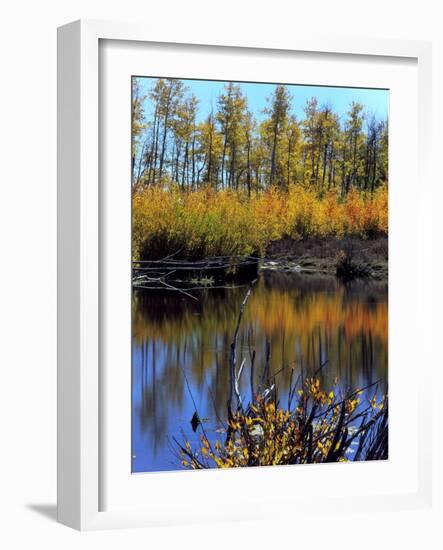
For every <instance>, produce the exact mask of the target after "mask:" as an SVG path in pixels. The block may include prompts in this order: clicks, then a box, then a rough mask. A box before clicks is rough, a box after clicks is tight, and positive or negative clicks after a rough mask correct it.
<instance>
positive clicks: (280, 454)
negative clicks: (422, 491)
mask: <svg viewBox="0 0 443 550" xmlns="http://www.w3.org/2000/svg"><path fill="white" fill-rule="evenodd" d="M294 389H295V388H294ZM367 392H368V388H366V389H365V388H363V389H356V390H354V391H347V392H346V393H345V394H344V395H339V390H338V389H337V387H335V388H332V389H330V390H329V391H325V390H324V389H323V388H322V387H321V383H320V379H319V378H318V377H311V378H306V379H305V380H304V382H303V384H302V385H301V387H300V388H299V389H298V390H297V399H296V402H295V405H294V406H293V407H292V408H291V406H290V405H289V406H288V407H287V408H283V407H281V406H279V401H278V399H277V398H276V397H275V395H276V393H275V391H274V392H272V391H270V392H269V391H268V392H263V393H261V394H260V395H258V396H256V398H255V400H254V402H253V403H251V404H250V405H249V406H248V407H247V409H246V410H243V409H242V408H239V409H238V410H237V411H236V412H235V413H233V414H231V415H230V418H229V420H228V427H227V437H226V439H225V440H224V441H221V440H220V439H216V440H215V441H211V440H210V438H209V437H208V435H207V433H206V432H205V431H204V430H202V433H201V436H200V445H199V446H198V447H197V448H193V447H192V446H191V444H190V442H189V441H184V442H183V443H179V442H178V441H176V445H177V446H178V456H179V458H180V461H181V464H182V466H183V467H185V468H189V469H195V470H199V469H206V468H237V467H243V466H272V465H289V464H312V463H321V462H348V461H361V460H383V459H387V457H388V401H387V397H386V396H383V397H379V398H377V395H376V392H373V394H370V395H369V397H368V396H367Z"/></svg>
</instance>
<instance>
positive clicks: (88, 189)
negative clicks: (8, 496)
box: [58, 21, 432, 530]
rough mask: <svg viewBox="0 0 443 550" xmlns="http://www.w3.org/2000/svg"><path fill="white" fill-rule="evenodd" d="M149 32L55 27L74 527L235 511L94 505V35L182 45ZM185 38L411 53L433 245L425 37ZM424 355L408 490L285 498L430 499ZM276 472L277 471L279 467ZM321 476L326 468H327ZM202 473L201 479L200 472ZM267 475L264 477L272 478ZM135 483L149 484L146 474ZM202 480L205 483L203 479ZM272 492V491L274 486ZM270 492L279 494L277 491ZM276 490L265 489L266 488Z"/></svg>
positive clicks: (62, 412)
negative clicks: (414, 454) (412, 472)
mask: <svg viewBox="0 0 443 550" xmlns="http://www.w3.org/2000/svg"><path fill="white" fill-rule="evenodd" d="M160 34H161V35H156V33H155V31H154V30H153V29H147V28H146V27H144V26H140V25H136V24H126V23H117V22H112V23H111V22H101V21H77V22H74V23H71V24H68V25H66V26H64V27H61V28H60V29H59V33H58V51H59V57H58V86H59V94H58V98H59V99H58V186H59V194H58V235H59V238H58V281H59V283H58V520H59V522H60V523H63V524H65V525H68V526H70V527H73V528H76V529H80V530H89V529H104V528H116V527H131V526H150V525H159V524H171V523H180V522H181V523H186V522H191V521H203V520H208V521H210V520H214V521H216V520H220V519H236V516H238V513H236V514H233V513H231V512H229V510H225V511H224V512H223V511H222V509H223V506H222V505H223V503H221V504H220V506H218V507H215V508H213V509H212V510H211V509H209V507H207V506H205V504H204V503H202V504H201V506H200V508H198V505H197V504H196V505H195V507H188V508H187V509H185V507H182V508H180V506H179V505H177V506H176V507H175V508H174V507H173V506H171V507H170V509H168V507H167V506H166V505H165V506H164V507H162V506H160V505H159V506H155V505H152V503H151V505H147V506H146V507H131V506H128V503H127V502H124V501H123V499H122V503H121V506H119V505H118V503H117V506H116V505H115V504H114V506H113V507H112V510H103V509H102V505H101V490H100V484H101V483H103V479H104V477H103V476H104V473H103V471H101V470H103V456H102V453H103V450H104V449H106V446H105V445H104V444H103V431H102V423H103V414H104V411H105V408H104V407H103V404H102V402H101V401H103V400H104V396H103V388H102V387H101V384H100V380H101V373H102V372H103V371H102V365H101V362H100V361H101V358H100V349H99V342H100V333H101V330H102V329H101V317H100V301H101V300H102V299H103V295H102V293H101V289H100V284H99V282H100V265H101V261H102V253H103V251H102V250H101V246H100V243H101V240H100V231H101V230H102V229H103V227H102V226H100V219H99V218H100V214H99V213H100V211H101V208H102V204H101V198H102V197H101V195H100V186H99V157H100V147H101V142H100V127H99V113H100V108H101V106H100V99H99V97H100V96H99V74H100V66H99V63H100V55H99V54H100V41H105V40H110V41H125V42H127V43H128V44H129V47H130V44H136V43H141V42H142V43H147V44H149V43H151V44H152V43H164V44H174V45H175V47H177V45H179V44H183V46H185V45H189V39H188V37H187V36H186V31H185V30H184V31H183V34H182V35H179V34H177V32H174V33H173V35H172V36H164V35H163V34H162V33H160ZM193 44H194V45H196V46H198V47H199V48H201V49H202V50H205V48H206V49H208V48H209V47H214V46H216V47H224V48H226V47H227V48H231V50H230V51H231V53H232V54H233V55H236V54H235V52H236V51H238V52H240V51H242V52H245V51H252V50H255V51H258V50H260V51H264V52H266V50H268V51H272V52H273V54H274V55H279V52H281V53H280V55H283V53H284V52H310V53H312V54H319V55H320V54H325V53H329V54H334V55H337V56H348V57H349V56H351V57H352V56H372V57H384V58H390V59H391V60H392V62H393V64H394V65H395V60H396V59H398V60H401V59H406V58H407V59H412V60H414V63H416V65H417V71H418V75H417V81H418V105H417V113H418V126H417V128H418V150H417V161H418V171H419V173H418V178H419V181H420V189H421V191H420V193H421V196H422V198H423V200H422V201H421V202H420V212H419V216H420V219H419V222H418V223H420V235H419V236H418V242H417V245H418V246H417V250H414V252H413V254H416V255H417V257H419V258H420V259H421V260H422V263H423V264H424V265H426V262H427V260H428V259H429V256H430V255H431V254H432V250H431V249H430V248H429V247H427V246H426V245H425V244H424V243H426V235H427V234H429V232H430V231H431V202H430V199H429V197H430V196H431V181H430V172H429V171H430V162H428V155H429V151H430V147H429V140H430V127H431V111H430V104H431V101H430V99H431V98H430V93H431V91H430V90H431V86H430V82H431V46H430V44H429V43H426V42H410V41H390V40H369V39H357V38H342V37H336V38H331V37H320V36H319V37H315V36H302V35H300V34H297V36H296V37H295V38H291V37H282V38H281V40H279V41H276V40H267V39H266V38H263V39H257V41H255V42H251V41H249V40H247V39H243V38H241V37H239V38H238V39H235V40H234V39H231V40H229V41H226V40H224V39H223V36H222V34H221V35H220V37H216V36H212V37H211V38H210V39H209V38H208V37H205V36H204V35H203V34H202V35H201V36H198V37H196V36H193ZM246 49H250V50H246ZM128 150H129V149H128ZM422 244H424V245H423V246H421V245H422ZM418 280H419V281H421V283H420V285H421V286H420V288H419V290H418V292H420V295H419V303H420V306H423V307H420V308H419V311H418V315H423V316H425V315H426V314H427V311H425V307H426V306H425V305H424V302H425V300H424V299H425V298H426V297H428V298H429V292H430V291H429V288H425V286H424V285H423V284H422V283H423V279H422V278H420V273H418ZM417 322H418V320H417ZM430 365H431V352H430V351H429V361H423V366H422V369H421V371H420V379H419V384H417V391H418V393H417V399H418V406H417V415H418V416H417V418H415V419H414V422H416V425H417V427H418V437H417V452H418V456H417V461H416V465H417V472H416V474H417V478H416V483H415V480H414V483H413V485H414V489H413V490H408V492H407V494H405V492H404V491H398V492H392V494H385V495H377V494H373V495H370V494H369V493H366V494H364V493H362V494H356V495H354V496H352V498H350V499H347V500H346V502H345V500H344V499H343V498H340V497H337V498H336V499H335V500H334V498H331V497H330V495H329V496H328V495H326V494H323V493H322V489H321V487H319V488H318V490H316V491H314V493H315V496H313V497H312V499H307V498H304V499H303V500H302V501H297V500H296V499H295V498H294V499H292V500H291V498H290V497H289V500H288V495H287V494H286V495H285V497H284V498H285V501H286V502H289V503H292V504H293V506H295V507H298V509H300V507H301V506H302V507H303V509H304V510H309V509H311V508H312V509H316V510H318V509H321V508H322V506H323V507H324V506H331V503H332V502H335V503H336V504H337V505H340V506H341V507H342V509H343V511H345V510H346V509H347V508H352V507H355V506H357V505H358V506H359V507H360V508H362V509H364V508H365V507H367V508H368V509H369V508H370V507H372V506H377V508H378V510H380V509H392V508H398V507H401V508H404V507H408V508H409V507H423V506H429V505H430V503H431V496H432V476H431V467H430V466H431V458H432V453H431V423H430V419H429V418H428V417H427V415H429V411H430V407H429V399H428V398H427V396H426V394H425V391H424V388H425V387H426V385H429V384H430V377H431V367H430ZM425 403H427V404H428V406H427V407H425V406H424V404H425ZM128 437H129V436H128ZM339 467H340V466H339ZM328 468H329V466H328ZM254 470H255V472H254V473H253V474H252V473H246V472H235V474H234V475H236V481H234V483H238V479H239V477H238V476H245V475H248V476H252V475H254V476H257V475H258V476H268V477H269V475H270V474H269V472H270V470H271V469H263V470H262V472H263V473H260V472H258V470H260V469H254ZM277 470H279V469H274V471H277ZM279 471H280V477H281V475H282V474H281V472H282V470H279ZM286 471H287V470H286ZM202 474H203V475H206V473H202ZM169 475H171V474H169ZM172 475H173V476H175V478H174V479H173V480H172V481H170V482H169V483H170V485H168V487H173V486H174V480H175V484H176V485H177V486H178V485H180V484H181V482H179V479H180V480H182V479H185V478H184V476H188V477H187V478H186V479H187V480H190V479H191V478H190V477H189V476H192V483H196V480H197V478H196V477H195V475H196V474H193V473H184V474H172ZM197 475H199V474H197ZM285 475H286V474H285ZM331 475H332V476H333V475H335V473H334V471H332V470H331ZM178 476H180V478H179V477H178ZM277 476H278V473H277ZM231 478H232V475H231ZM152 479H153V478H151V480H152ZM165 479H166V478H165ZM201 479H203V478H201ZM208 479H209V478H208V477H206V478H205V480H206V482H207V481H208ZM262 479H265V477H262ZM269 479H270V478H269ZM277 479H279V478H278V477H275V478H274V479H273V481H272V483H275V481H276V480H277ZM146 483H148V484H149V479H148V481H145V484H146ZM161 483H162V482H161V479H159V478H158V477H157V479H156V483H155V487H156V488H155V489H154V491H157V492H158V491H159V488H158V487H161ZM171 483H172V485H171ZM189 483H190V482H189V481H186V483H185V484H184V485H183V484H181V489H180V490H183V491H184V490H187V489H188V488H187V485H189ZM211 483H214V481H213V479H212V481H211ZM186 484H187V485H186ZM168 491H169V492H170V491H171V488H169V489H168ZM177 491H178V489H177ZM280 491H281V493H283V491H284V487H282V488H281V489H280ZM169 494H170V493H169ZM275 495H278V489H277V492H276V493H275ZM275 495H274V498H277V497H275ZM151 496H152V495H151ZM282 498H283V495H282ZM278 513H281V511H279V512H278ZM264 514H265V496H264V497H263V499H262V501H261V502H259V501H257V502H256V508H254V509H253V510H252V511H250V512H244V513H242V517H256V518H258V519H259V518H260V517H264ZM237 519H238V518H237Z"/></svg>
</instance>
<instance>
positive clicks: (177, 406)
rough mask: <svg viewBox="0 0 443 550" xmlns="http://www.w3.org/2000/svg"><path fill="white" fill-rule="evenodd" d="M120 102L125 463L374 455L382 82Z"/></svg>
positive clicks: (381, 301)
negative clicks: (126, 264) (126, 117)
mask: <svg viewBox="0 0 443 550" xmlns="http://www.w3.org/2000/svg"><path fill="white" fill-rule="evenodd" d="M128 101H129V97H128ZM131 101H132V103H131V105H132V120H131V123H132V124H131V126H132V136H131V140H132V144H131V154H132V181H131V182H129V178H128V182H127V183H126V184H125V182H122V184H123V185H128V192H129V189H130V192H131V197H132V198H131V200H132V243H131V247H132V258H131V261H132V456H131V465H132V466H131V470H132V472H133V473H136V472H137V473H138V472H154V471H170V470H200V469H208V468H236V467H243V466H272V465H301V464H313V463H333V462H354V461H372V460H386V459H387V458H388V419H389V416H388V187H389V183H388V181H389V177H388V164H389V159H388V133H389V132H388V115H389V112H388V111H389V91H388V90H385V89H363V88H351V87H349V88H346V87H330V86H314V85H309V86H308V85H297V84H281V83H272V84H271V83H255V82H224V81H209V80H191V79H181V78H162V77H151V76H134V77H132V98H131ZM128 148H129V143H128ZM128 460H129V457H128Z"/></svg>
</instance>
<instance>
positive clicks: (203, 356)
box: [132, 273, 388, 472]
mask: <svg viewBox="0 0 443 550" xmlns="http://www.w3.org/2000/svg"><path fill="white" fill-rule="evenodd" d="M245 292H246V289H245V288H232V289H225V290H207V291H203V292H201V293H200V294H199V295H198V297H199V301H194V300H191V299H190V298H187V297H186V296H183V295H182V294H177V293H175V292H153V291H146V292H143V291H139V292H135V293H134V297H133V367H132V368H133V405H132V407H133V410H132V447H133V453H132V454H133V460H132V470H133V471H134V472H140V471H154V470H170V469H179V468H180V466H179V465H178V463H177V461H176V459H175V458H174V456H173V454H172V452H171V448H170V444H169V440H170V438H172V437H177V438H178V439H181V437H182V435H181V433H182V431H183V432H184V433H186V435H187V436H191V435H192V431H191V426H190V423H189V422H190V419H191V417H192V415H193V413H194V410H195V409H194V405H193V403H192V399H191V396H190V392H191V393H192V397H193V398H194V400H195V402H196V405H197V408H198V412H199V414H200V417H202V418H206V424H205V426H206V429H207V431H209V432H211V433H214V434H215V432H216V430H217V429H219V428H220V427H221V426H220V424H221V423H220V421H219V420H218V417H219V418H220V419H223V418H224V417H225V411H226V400H227V398H228V393H229V368H228V365H229V344H230V342H231V340H232V336H233V332H234V329H235V325H236V321H237V316H238V309H239V305H240V303H241V301H242V299H243V297H244V295H245ZM387 324H388V306H387V284H386V283H380V282H378V283H367V282H363V281H358V282H354V283H352V284H348V285H343V284H341V283H340V282H339V281H337V280H336V279H335V278H334V277H318V276H315V277H314V276H306V275H297V274H284V273H266V274H263V275H261V276H260V279H259V281H258V283H257V285H256V286H255V288H254V291H253V294H252V295H251V297H250V300H249V302H248V305H247V308H246V311H245V315H244V318H243V322H242V326H241V330H240V334H239V339H238V342H239V354H240V353H241V354H242V355H243V356H244V357H246V358H247V364H249V361H248V358H249V356H250V353H251V351H252V350H255V351H256V360H255V364H256V369H255V372H254V373H253V377H252V378H253V379H252V380H251V373H250V371H249V369H248V370H247V372H246V373H245V374H244V376H243V377H242V383H243V388H242V391H243V392H244V393H245V394H247V393H248V391H249V388H250V385H251V384H257V382H258V379H259V377H260V376H261V373H262V369H263V366H264V364H265V360H266V357H265V354H266V343H267V342H269V344H270V372H271V374H273V373H276V372H278V371H280V370H281V369H283V370H282V371H281V372H280V373H279V374H278V381H279V389H280V395H281V396H283V395H284V391H285V389H287V388H288V386H289V380H290V375H291V369H292V368H294V371H295V373H298V372H300V371H301V370H303V373H304V374H309V373H311V374H312V373H313V372H314V371H315V370H317V369H318V367H319V366H320V365H321V364H322V363H324V362H325V361H326V360H327V365H326V366H325V367H324V368H323V369H322V371H321V376H322V379H323V381H324V383H325V384H326V385H332V384H333V381H334V379H335V378H336V377H337V378H339V379H340V381H341V382H342V384H344V385H349V386H363V385H366V384H369V383H372V382H373V381H375V380H378V379H381V380H382V381H383V382H382V384H383V383H385V382H386V380H387V360H388V359H387V351H388V344H387V337H388V334H387ZM186 379H187V381H188V383H189V388H188V387H187V384H186ZM189 390H190V391H189ZM382 390H383V387H382V386H381V387H380V391H382ZM195 437H196V436H194V438H195ZM191 441H192V437H191Z"/></svg>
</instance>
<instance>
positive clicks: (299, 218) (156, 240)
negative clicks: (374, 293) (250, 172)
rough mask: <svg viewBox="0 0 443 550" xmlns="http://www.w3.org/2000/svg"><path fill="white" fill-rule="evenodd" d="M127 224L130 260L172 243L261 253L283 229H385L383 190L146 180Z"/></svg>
mask: <svg viewBox="0 0 443 550" xmlns="http://www.w3.org/2000/svg"><path fill="white" fill-rule="evenodd" d="M132 230H133V256H134V259H139V258H145V259H152V258H155V257H162V256H164V255H165V253H166V254H167V253H171V252H176V251H178V250H180V251H181V254H182V255H186V256H187V257H189V258H200V257H205V256H216V255H224V256H230V255H231V256H237V255H238V256H242V255H252V254H257V255H263V254H264V251H265V249H266V246H267V245H268V244H269V243H270V242H271V241H274V240H278V239H280V238H282V237H285V236H288V237H291V238H294V239H300V238H303V237H308V236H315V237H322V236H329V235H334V236H337V237H342V236H343V235H347V234H352V235H359V236H362V237H367V236H370V235H371V234H374V233H376V232H384V233H386V232H387V230H388V191H387V187H385V186H383V187H380V188H378V189H377V190H376V191H375V192H374V193H373V194H372V195H371V194H368V193H361V192H358V191H356V190H354V189H353V190H351V191H350V192H349V193H348V195H347V197H346V198H345V199H343V198H342V197H340V195H339V194H338V193H336V192H334V191H330V192H328V193H326V194H325V195H323V196H319V195H317V194H316V193H315V192H314V191H312V190H308V189H305V188H303V187H300V186H295V185H293V186H290V188H289V190H288V191H287V192H282V191H279V190H277V189H275V188H271V189H269V190H267V191H266V192H263V193H259V194H257V195H253V196H252V197H251V198H250V199H249V198H248V196H247V194H246V193H244V192H242V191H232V190H223V191H214V190H213V189H212V188H209V187H205V188H202V189H199V190H197V191H180V190H179V188H178V187H176V186H171V187H170V188H164V187H160V186H151V187H145V188H141V189H138V190H136V191H135V192H134V195H133V219H132Z"/></svg>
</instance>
